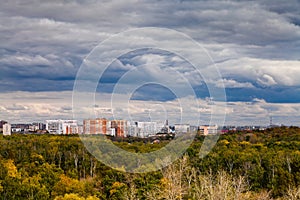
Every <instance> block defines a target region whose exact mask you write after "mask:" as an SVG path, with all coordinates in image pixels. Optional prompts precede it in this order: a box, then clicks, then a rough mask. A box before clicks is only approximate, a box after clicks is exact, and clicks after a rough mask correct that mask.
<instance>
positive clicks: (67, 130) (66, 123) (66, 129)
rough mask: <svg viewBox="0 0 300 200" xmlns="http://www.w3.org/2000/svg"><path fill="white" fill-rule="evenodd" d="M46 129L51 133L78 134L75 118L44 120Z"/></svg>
mask: <svg viewBox="0 0 300 200" xmlns="http://www.w3.org/2000/svg"><path fill="white" fill-rule="evenodd" d="M46 130H47V131H48V132H49V133H52V134H78V133H79V128H78V125H77V120H46Z"/></svg>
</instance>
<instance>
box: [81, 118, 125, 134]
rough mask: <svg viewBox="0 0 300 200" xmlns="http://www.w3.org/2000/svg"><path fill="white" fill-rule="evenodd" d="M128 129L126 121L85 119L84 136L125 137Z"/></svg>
mask: <svg viewBox="0 0 300 200" xmlns="http://www.w3.org/2000/svg"><path fill="white" fill-rule="evenodd" d="M127 131H128V127H127V121H126V120H107V119H105V118H97V119H85V120H84V121H83V133H84V134H103V135H112V136H117V137H125V136H126V135H127Z"/></svg>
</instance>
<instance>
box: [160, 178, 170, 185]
mask: <svg viewBox="0 0 300 200" xmlns="http://www.w3.org/2000/svg"><path fill="white" fill-rule="evenodd" d="M160 183H161V185H163V186H166V185H168V184H169V180H168V179H167V178H165V177H163V178H162V179H160Z"/></svg>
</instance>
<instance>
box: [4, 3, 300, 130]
mask: <svg viewBox="0 0 300 200" xmlns="http://www.w3.org/2000/svg"><path fill="white" fill-rule="evenodd" d="M0 1H1V7H0V35H1V37H0V70H1V73H0V99H1V101H0V119H3V120H7V121H9V122H11V123H21V122H33V121H44V120H46V119H60V118H61V119H70V118H73V117H74V118H75V119H77V118H78V120H82V119H83V118H85V117H90V116H91V115H90V113H91V110H90V108H85V107H84V106H86V105H87V104H89V103H91V102H93V105H90V106H91V107H92V113H93V115H94V116H95V117H108V118H125V119H128V120H129V119H130V120H145V121H146V120H148V121H149V120H160V121H163V120H166V119H168V120H170V121H171V122H173V123H178V122H188V123H191V124H199V123H200V124H207V123H210V120H211V118H212V115H213V116H216V119H215V121H213V123H219V124H223V123H224V124H227V125H269V123H270V122H269V121H270V117H272V119H273V123H274V124H278V125H279V124H285V125H300V120H299V119H300V118H299V117H300V114H299V113H300V78H299V77H300V1H298V0H290V1H283V0H282V1H279V0H275V1H264V0H260V1H254V0H251V1H250V0H249V1H196V0H191V1H184V0H180V1H176V0H175V1H173V0H165V1H146V0H145V1H138V0H128V1H118V0H113V1H97V0H77V1H72V0H64V1H63V0H53V1H42V0H31V1H29V0H0ZM147 27H152V28H153V27H154V28H157V30H158V32H155V33H153V34H152V33H151V32H147V31H146V32H145V35H143V36H140V37H135V35H134V34H133V35H126V34H125V35H124V34H123V35H122V33H124V31H125V32H126V31H130V30H135V29H142V28H145V29H147ZM163 29H166V32H167V30H173V31H176V32H178V33H181V34H183V35H185V36H187V37H188V38H191V39H193V40H194V42H195V43H197V44H199V49H202V51H203V49H204V50H205V52H206V53H207V54H205V53H204V54H203V55H201V56H200V55H198V54H197V55H195V54H194V55H193V56H194V57H198V58H199V59H200V57H201V58H202V57H203V58H204V57H205V56H206V57H207V58H209V59H210V61H211V62H210V63H204V62H203V66H194V65H193V63H191V62H189V61H188V60H187V59H186V57H185V56H182V55H179V54H178V53H176V52H171V51H168V50H166V49H158V48H148V47H146V46H143V45H142V44H145V43H146V44H151V42H153V43H157V44H160V43H161V44H167V45H169V46H168V47H170V48H176V47H178V46H184V45H187V43H188V42H187V41H183V40H181V39H180V38H177V37H175V36H174V37H173V36H172V35H171V36H170V38H169V37H166V36H165V32H164V30H163ZM118 34H119V35H120V34H121V35H122V36H123V37H124V36H126V38H124V41H113V39H111V38H114V37H115V36H116V35H118ZM154 35H155V38H154ZM108 40H111V41H113V43H111V45H109V46H108V47H107V46H104V44H105V41H108ZM136 41H139V42H140V43H139V42H136ZM103 42H104V43H103ZM129 44H130V45H132V46H134V47H138V48H136V50H134V51H128V52H127V53H123V54H121V55H119V56H118V57H116V58H115V59H114V60H113V61H112V62H111V63H110V65H109V66H106V65H102V64H103V63H104V62H102V60H101V59H100V57H101V56H107V57H109V56H112V55H115V52H118V51H120V50H129V47H128V46H129ZM99 45H100V47H101V45H102V47H103V49H105V51H101V52H100V51H97V48H98V47H99ZM187 49H188V46H187ZM193 51H197V49H190V52H193ZM93 52H94V54H93ZM203 52H204V51H203ZM96 53H98V54H97V55H96V56H98V55H99V58H98V60H97V62H99V63H98V64H97V68H95V69H92V70H88V69H86V68H85V67H84V65H88V63H89V61H91V60H93V59H95V58H93V56H95V54H96ZM191 54H192V53H191ZM204 55H205V56H204ZM99 59H100V60H99ZM197 67H200V68H201V73H199V71H198V70H197ZM215 69H217V70H218V72H219V76H217V77H216V76H214V74H215V72H214V70H215ZM94 70H95V71H94ZM97 70H98V71H97ZM99 71H103V73H102V74H101V76H100V74H99V73H98V72H99ZM80 72H81V73H83V72H84V74H85V75H86V77H84V78H85V79H86V81H87V82H89V81H91V79H95V80H98V79H97V78H99V82H97V84H98V85H97V88H96V90H95V91H94V96H95V100H94V101H91V100H90V99H88V97H91V96H92V94H89V93H92V92H93V91H92V90H90V89H89V88H87V89H86V91H81V92H86V95H82V96H81V98H80V99H75V100H74V88H75V89H76V87H74V85H76V81H77V80H78V74H80ZM94 76H95V77H94ZM86 86H89V84H88V83H87V84H86ZM128 88H129V89H131V90H130V91H129V89H128ZM211 90H214V91H225V95H226V96H224V97H225V98H221V99H220V98H217V97H216V96H214V95H212V94H211V92H212V91H211ZM75 96H76V95H75ZM85 97H86V100H85ZM74 102H75V104H76V106H77V107H76V106H75V107H76V110H75V115H74ZM77 102H78V103H77ZM225 115H226V116H225ZM223 118H224V119H225V121H224V120H223ZM218 120H219V121H218Z"/></svg>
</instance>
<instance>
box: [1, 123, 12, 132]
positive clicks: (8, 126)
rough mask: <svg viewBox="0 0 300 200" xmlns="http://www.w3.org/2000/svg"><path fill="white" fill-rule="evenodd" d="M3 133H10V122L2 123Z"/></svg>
mask: <svg viewBox="0 0 300 200" xmlns="http://www.w3.org/2000/svg"><path fill="white" fill-rule="evenodd" d="M2 128H3V135H11V125H10V124H8V123H7V124H3V126H2Z"/></svg>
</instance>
